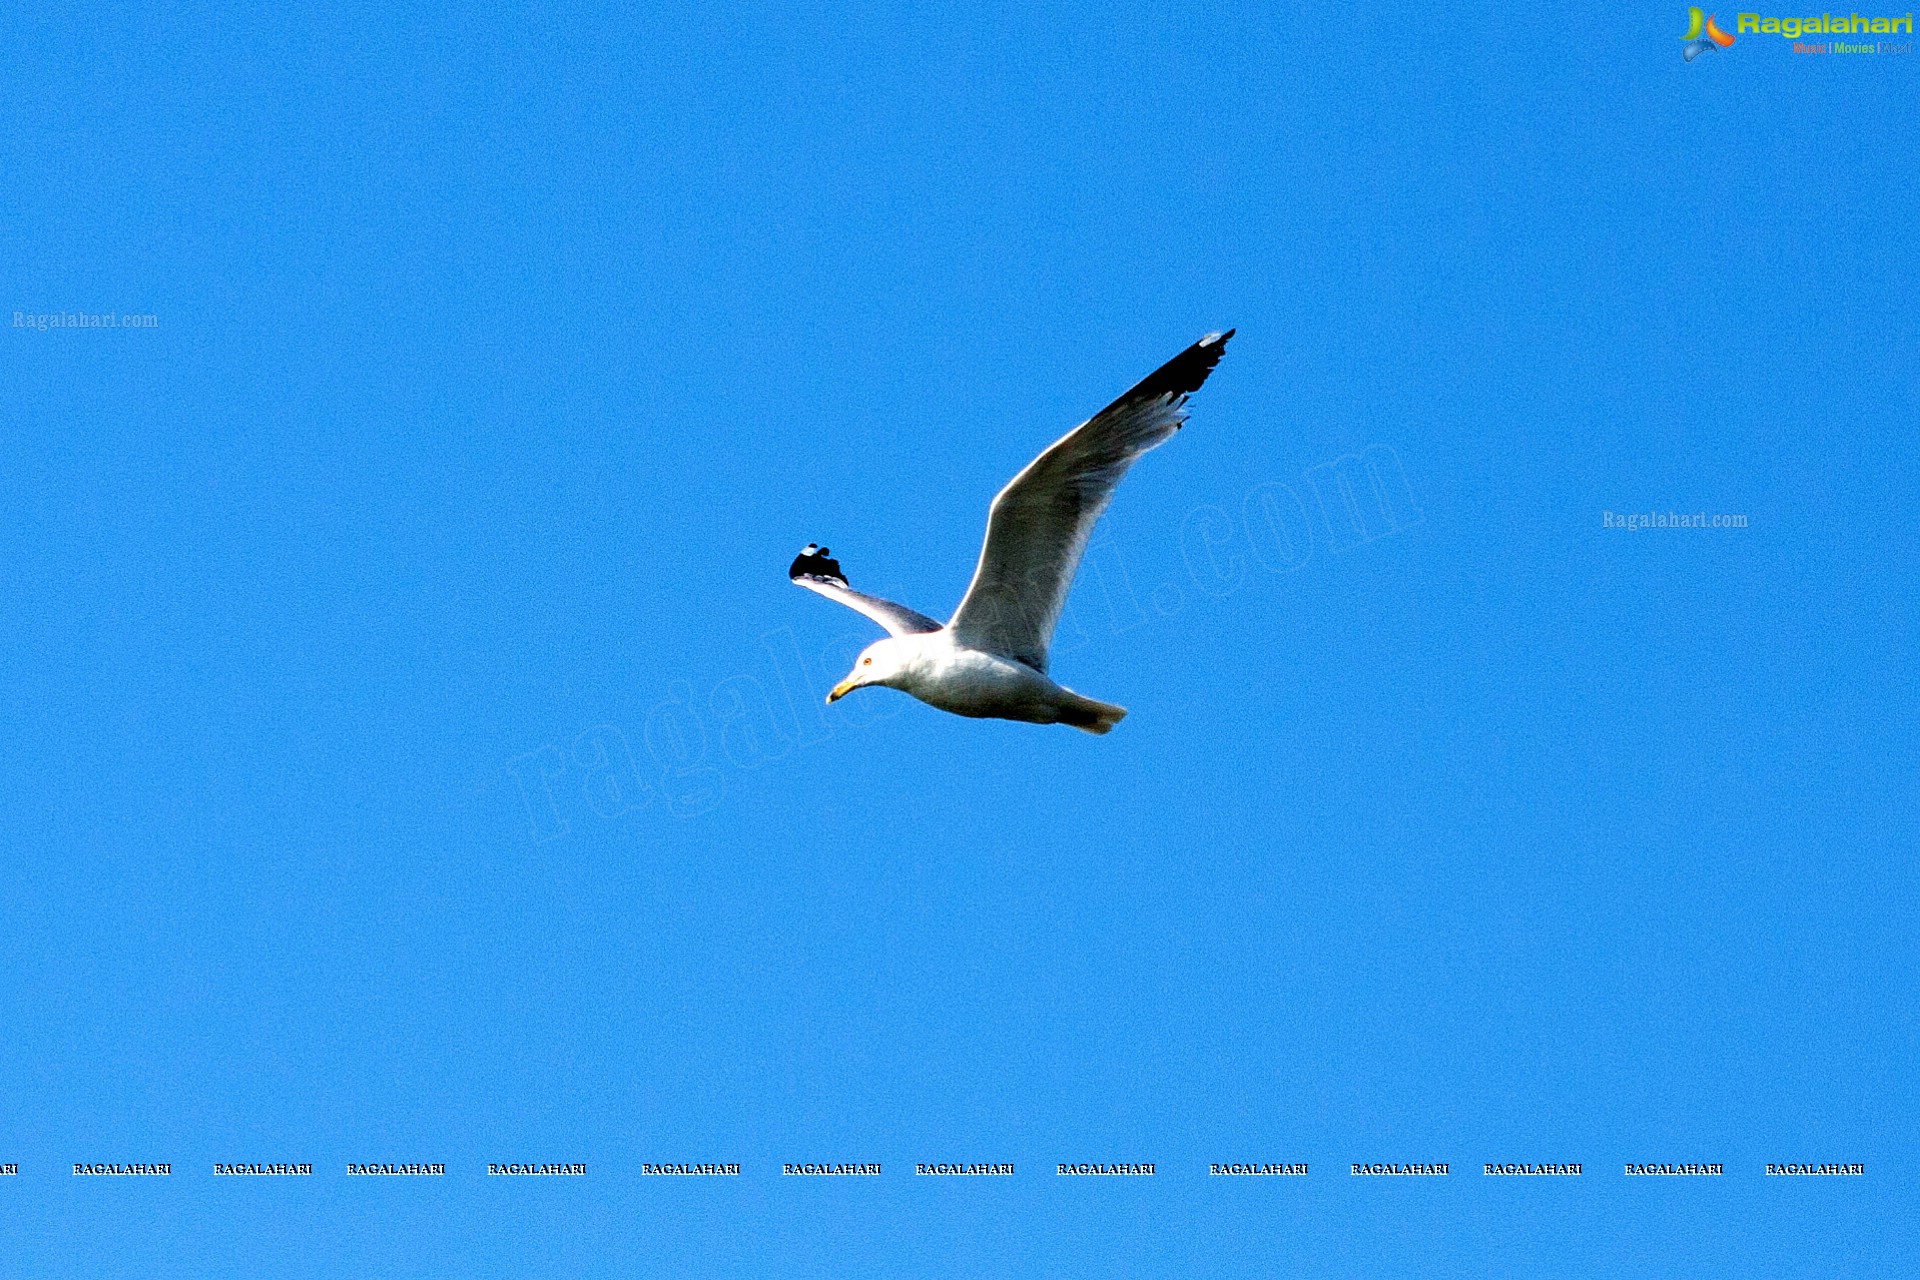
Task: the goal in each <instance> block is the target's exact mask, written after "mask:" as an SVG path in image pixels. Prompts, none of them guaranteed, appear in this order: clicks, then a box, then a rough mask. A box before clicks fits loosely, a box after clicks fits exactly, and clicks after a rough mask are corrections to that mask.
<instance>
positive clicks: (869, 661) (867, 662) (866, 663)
mask: <svg viewBox="0 0 1920 1280" xmlns="http://www.w3.org/2000/svg"><path fill="white" fill-rule="evenodd" d="M860 665H861V666H863V667H870V666H872V665H873V659H872V658H862V659H860Z"/></svg>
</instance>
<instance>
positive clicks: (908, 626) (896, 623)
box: [793, 573, 940, 636]
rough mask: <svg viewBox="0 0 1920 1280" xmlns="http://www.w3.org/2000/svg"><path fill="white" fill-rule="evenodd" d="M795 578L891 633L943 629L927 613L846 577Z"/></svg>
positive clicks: (910, 633) (803, 575) (797, 582)
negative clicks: (851, 584) (862, 588)
mask: <svg viewBox="0 0 1920 1280" xmlns="http://www.w3.org/2000/svg"><path fill="white" fill-rule="evenodd" d="M793 581H794V583H795V584H796V585H798V586H802V587H805V588H806V589H807V590H809V591H813V592H817V593H819V594H820V595H823V596H825V597H826V598H827V599H829V600H837V601H839V602H840V603H841V604H843V605H845V606H847V608H849V609H853V610H856V611H858V612H860V613H864V614H866V615H867V616H868V617H869V618H872V619H873V620H874V621H875V622H877V623H879V624H880V625H881V626H883V627H885V628H886V629H887V634H888V635H893V636H910V635H916V634H918V633H920V632H924V631H938V630H939V629H940V624H939V623H937V622H935V621H934V620H933V619H932V618H929V617H928V616H927V615H926V614H924V613H917V612H915V611H914V610H912V609H909V608H907V606H905V605H903V604H895V603H894V602H893V601H891V600H882V599H881V598H880V597H879V596H870V595H868V594H867V593H866V592H864V591H855V590H854V589H853V588H852V587H849V586H848V585H847V584H846V582H845V581H844V580H838V581H836V580H835V579H832V578H828V577H824V576H822V575H819V574H811V573H796V574H794V575H793Z"/></svg>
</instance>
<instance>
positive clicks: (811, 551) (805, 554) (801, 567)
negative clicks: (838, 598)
mask: <svg viewBox="0 0 1920 1280" xmlns="http://www.w3.org/2000/svg"><path fill="white" fill-rule="evenodd" d="M787 577H789V578H825V579H826V580H827V581H829V582H831V583H833V584H835V585H836V586H842V587H844V586H847V585H848V583H847V575H846V574H844V573H842V572H840V562H839V561H838V560H835V559H832V558H831V557H829V556H828V554H827V548H825V547H817V548H816V547H815V546H814V544H813V543H811V542H809V543H808V544H807V546H806V549H805V550H804V551H802V552H801V553H800V554H799V555H797V556H795V557H794V558H793V563H792V564H791V565H788V566H787Z"/></svg>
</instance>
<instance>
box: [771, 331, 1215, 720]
mask: <svg viewBox="0 0 1920 1280" xmlns="http://www.w3.org/2000/svg"><path fill="white" fill-rule="evenodd" d="M1232 336H1233V330H1231V329H1228V330H1227V331H1226V332H1225V333H1210V334H1208V335H1207V336H1206V337H1204V338H1202V339H1200V341H1198V342H1196V343H1194V344H1193V345H1192V346H1190V347H1188V348H1187V349H1186V350H1185V351H1182V352H1181V353H1180V354H1179V355H1177V356H1175V357H1174V358H1173V359H1171V360H1169V361H1167V362H1166V363H1165V364H1163V365H1161V366H1160V367H1159V368H1158V369H1156V370H1154V372H1152V373H1151V374H1149V375H1147V377H1146V378H1145V379H1144V380H1142V381H1141V382H1140V383H1139V385H1137V386H1135V387H1134V388H1133V389H1132V390H1131V391H1129V392H1127V393H1126V394H1125V395H1123V396H1121V397H1120V398H1119V399H1118V400H1115V401H1114V402H1113V403H1112V404H1110V405H1108V406H1107V407H1106V408H1104V409H1102V410H1101V411H1100V412H1099V413H1096V414H1094V415H1093V417H1091V418H1088V419H1087V420H1086V421H1085V422H1083V423H1081V424H1080V425H1079V426H1077V427H1075V428H1074V429H1073V430H1072V431H1069V432H1068V433H1067V434H1066V435H1064V436H1062V437H1060V439H1058V440H1056V441H1054V443H1053V444H1052V445H1051V446H1050V447H1049V448H1048V449H1047V451H1046V452H1044V453H1042V454H1041V455H1040V456H1039V457H1037V458H1035V459H1034V460H1033V461H1032V462H1029V463H1028V464H1027V466H1026V469H1025V470H1023V471H1022V472H1021V473H1020V474H1019V475H1017V476H1015V477H1014V478H1013V479H1012V480H1010V481H1009V482H1008V483H1007V487H1006V488H1004V489H1002V490H1001V491H1000V493H999V495H998V496H997V497H995V498H994V500H993V505H992V506H991V507H990V508H988V510H987V541H986V545H985V546H983V547H981V548H980V564H979V566H978V567H977V568H976V569H975V570H974V571H973V584H972V585H971V586H969V587H968V588H967V594H966V598H965V599H963V600H961V601H960V608H959V609H958V610H956V611H955V612H954V615H953V617H952V618H951V619H950V620H949V621H948V622H947V624H946V625H945V626H941V625H940V624H939V623H938V622H935V621H934V620H933V619H932V618H929V617H927V615H925V614H924V613H916V612H914V611H913V610H912V609H909V608H907V607H906V606H905V605H900V604H895V603H893V602H892V601H891V600H882V599H880V598H879V597H878V596H870V595H866V594H865V593H863V592H859V591H855V590H854V589H853V588H852V587H851V586H849V585H848V584H847V576H846V574H844V573H843V572H841V569H840V562H839V561H837V560H834V559H832V558H831V557H830V556H829V554H828V551H827V548H825V547H822V546H818V545H815V544H813V543H808V544H807V546H806V548H805V549H804V550H802V551H801V552H800V554H799V555H798V556H797V557H796V558H795V559H794V562H793V564H792V566H791V567H790V568H789V569H788V570H787V575H788V576H789V577H790V578H792V579H793V581H795V582H796V583H798V584H799V585H801V586H803V587H805V588H806V589H807V590H809V591H817V592H819V593H820V594H821V595H823V596H825V597H827V599H829V600H838V601H839V602H840V603H841V604H844V605H846V606H847V607H848V608H850V609H857V610H859V611H860V612H861V613H864V614H865V615H866V616H867V617H869V618H872V619H873V620H874V621H875V622H877V623H879V624H880V625H881V626H883V627H885V628H886V629H887V632H888V638H887V639H885V640H876V641H874V642H873V643H872V644H870V645H868V646H867V648H866V650H865V651H864V652H863V653H861V655H860V658H859V661H857V662H855V663H854V666H853V671H852V673H851V674H850V675H848V676H847V678H846V679H845V680H842V681H841V682H840V683H839V684H837V685H835V686H833V692H832V693H829V694H828V695H827V701H828V702H834V701H837V700H838V699H840V698H843V697H845V696H846V695H847V694H849V693H851V692H853V690H855V689H859V688H864V687H865V686H867V685H885V686H886V687H888V688H890V689H899V690H902V691H904V692H906V693H910V694H912V695H913V696H914V697H916V698H918V699H920V701H922V702H925V703H927V704H929V705H930V706H935V707H939V708H940V709H941V710H942V711H951V712H953V713H954V714H956V715H963V716H976V717H997V718H999V719H1003V720H1026V721H1030V722H1032V723H1034V724H1070V725H1072V726H1073V727H1074V728H1076V729H1085V730H1086V731H1087V732H1088V733H1106V732H1107V731H1108V730H1110V729H1112V728H1113V726H1114V725H1116V724H1118V723H1119V722H1120V718H1121V717H1122V716H1124V715H1126V714H1127V709H1126V708H1125V707H1116V706H1114V705H1113V704H1111V703H1107V702H1095V701H1094V700H1093V699H1092V698H1084V697H1082V696H1080V695H1079V694H1077V693H1075V692H1074V691H1073V690H1071V689H1069V688H1067V687H1066V686H1064V685H1060V684H1056V683H1054V681H1053V680H1052V678H1050V677H1049V676H1048V675H1047V646H1048V644H1049V643H1050V642H1051V641H1052V639H1053V628H1054V624H1055V623H1057V622H1059V620H1060V610H1061V609H1062V608H1063V607H1065V605H1066V602H1067V590H1068V588H1070V587H1071V586H1072V585H1073V575H1074V574H1075V572H1077V571H1078V570H1079V568H1080V556H1081V553H1082V552H1084V551H1085V550H1086V549H1087V538H1088V537H1089V536H1090V535H1091V534H1092V533H1093V526H1094V522H1095V521H1097V520H1099V519H1100V513H1101V512H1103V511H1105V510H1106V509H1107V504H1108V503H1110V502H1112V501H1113V491H1114V490H1115V489H1116V488H1118V487H1119V485H1120V480H1121V477H1123V476H1125V475H1126V474H1127V468H1128V467H1131V466H1132V465H1133V464H1134V461H1135V460H1136V459H1137V458H1139V457H1140V455H1141V454H1143V453H1145V452H1146V451H1147V450H1149V449H1152V448H1154V447H1155V446H1156V445H1159V444H1162V443H1164V442H1165V441H1166V440H1167V439H1168V438H1169V437H1171V436H1172V435H1173V433H1174V432H1176V431H1178V430H1179V429H1180V427H1181V424H1183V423H1184V422H1185V421H1186V420H1187V414H1186V409H1185V406H1186V403H1187V396H1188V395H1189V394H1191V393H1192V392H1194V391H1197V390H1199V389H1200V384H1201V383H1203V382H1205V381H1206V380H1207V375H1208V374H1210V373H1212V372H1213V367H1214V366H1215V365H1217V364H1219V363H1220V356H1221V354H1222V353H1223V352H1225V350H1226V348H1227V339H1228V338H1231V337H1232Z"/></svg>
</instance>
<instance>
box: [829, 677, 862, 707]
mask: <svg viewBox="0 0 1920 1280" xmlns="http://www.w3.org/2000/svg"><path fill="white" fill-rule="evenodd" d="M859 687H860V686H859V685H858V684H856V683H854V679H853V677H852V676H848V677H847V678H846V679H845V680H842V681H841V682H840V683H839V684H837V685H835V686H833V692H832V693H830V694H828V695H827V701H828V702H838V701H839V700H840V699H842V698H844V697H846V696H847V695H848V694H849V693H852V692H853V691H854V690H855V689H858V688H859Z"/></svg>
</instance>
